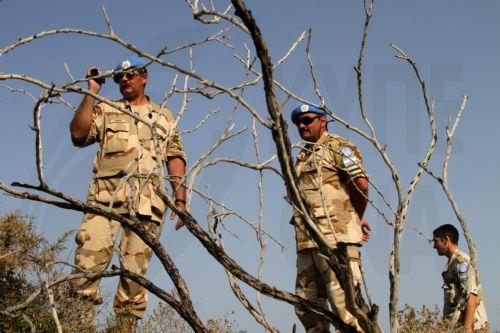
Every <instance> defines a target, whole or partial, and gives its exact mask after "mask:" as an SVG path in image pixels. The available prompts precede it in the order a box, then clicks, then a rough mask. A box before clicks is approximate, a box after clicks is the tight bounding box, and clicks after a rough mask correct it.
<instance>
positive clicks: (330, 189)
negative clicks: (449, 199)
mask: <svg viewBox="0 0 500 333" xmlns="http://www.w3.org/2000/svg"><path fill="white" fill-rule="evenodd" d="M295 167H296V170H297V176H298V178H299V184H298V185H299V190H301V191H302V193H304V195H305V198H306V201H307V203H308V204H309V206H310V207H311V208H312V210H313V213H314V215H315V217H316V219H317V221H318V228H319V230H320V231H321V232H322V234H323V235H324V237H325V238H326V240H327V241H328V243H329V245H331V246H332V247H334V246H335V245H336V243H337V242H342V243H347V244H349V245H348V254H349V257H350V259H351V269H352V273H353V277H354V281H355V284H356V286H359V285H360V283H361V271H360V267H359V263H360V253H359V246H360V245H361V243H362V231H361V221H360V219H359V216H358V214H357V213H356V211H355V209H354V206H353V204H352V202H351V199H350V196H349V190H348V188H347V183H348V182H349V181H353V180H354V179H356V178H359V177H364V178H366V177H367V176H366V174H365V172H364V168H363V164H362V161H361V155H360V153H359V150H358V149H357V148H356V146H355V145H354V144H353V143H351V142H349V141H348V140H346V139H344V138H341V137H339V136H337V135H331V134H329V133H328V132H325V133H323V135H322V136H321V137H320V139H319V140H318V141H317V142H316V143H315V144H314V145H310V146H308V147H307V148H306V149H303V150H302V151H301V152H300V153H299V155H298V157H297V162H296V166H295ZM325 208H326V209H325ZM292 223H293V224H294V226H295V234H296V242H297V281H296V293H297V295H299V296H301V297H303V298H305V299H308V300H310V301H312V302H314V303H316V304H318V305H320V306H324V307H326V306H327V301H328V302H329V303H330V305H331V307H332V310H333V311H334V312H335V313H336V314H338V315H339V317H341V318H342V319H343V320H344V322H345V323H348V324H352V325H355V326H356V327H357V328H358V331H360V332H362V330H361V328H360V327H359V325H358V324H357V320H356V318H354V317H353V316H352V314H350V313H349V312H348V311H347V310H346V308H345V296H344V291H343V290H342V288H341V287H340V285H339V281H338V280H337V277H336V276H335V274H334V272H333V271H332V270H331V269H330V267H329V266H328V263H327V262H326V260H325V258H324V257H323V256H322V255H320V254H319V252H318V250H317V246H316V244H315V242H314V240H313V239H312V237H311V236H310V235H309V233H308V231H307V229H306V227H305V225H304V223H305V222H304V221H303V219H302V218H301V216H300V213H299V212H298V211H294V218H293V219H292ZM296 313H297V316H298V317H299V319H300V321H301V322H302V324H303V325H304V327H305V328H306V330H307V332H308V333H312V332H314V333H323V332H329V326H330V325H329V323H328V322H327V321H324V320H322V319H321V318H320V317H319V316H317V315H316V314H314V313H308V312H303V311H302V310H299V309H296Z"/></svg>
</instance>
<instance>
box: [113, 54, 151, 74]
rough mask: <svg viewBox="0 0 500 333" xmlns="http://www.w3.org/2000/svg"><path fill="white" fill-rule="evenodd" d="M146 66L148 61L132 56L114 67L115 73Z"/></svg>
mask: <svg viewBox="0 0 500 333" xmlns="http://www.w3.org/2000/svg"><path fill="white" fill-rule="evenodd" d="M147 64H148V59H146V58H143V57H139V56H136V55H134V56H131V57H128V58H126V59H124V60H122V61H120V63H119V64H118V65H116V67H115V71H120V70H127V69H130V68H138V67H144V66H146V65H147ZM144 69H145V68H144Z"/></svg>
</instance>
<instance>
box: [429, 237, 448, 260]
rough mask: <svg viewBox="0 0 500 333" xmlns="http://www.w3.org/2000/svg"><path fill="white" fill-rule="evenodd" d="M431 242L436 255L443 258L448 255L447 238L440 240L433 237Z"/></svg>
mask: <svg viewBox="0 0 500 333" xmlns="http://www.w3.org/2000/svg"><path fill="white" fill-rule="evenodd" d="M432 241H433V242H434V246H433V247H434V248H435V249H436V252H437V254H438V255H440V256H444V255H446V254H447V253H448V245H449V240H448V238H447V237H444V238H441V237H438V236H434V238H432Z"/></svg>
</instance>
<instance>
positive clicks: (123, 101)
mask: <svg viewBox="0 0 500 333" xmlns="http://www.w3.org/2000/svg"><path fill="white" fill-rule="evenodd" d="M145 97H146V99H147V100H148V104H147V105H148V107H149V108H150V109H151V108H152V107H153V106H152V103H151V99H150V98H149V96H148V95H145ZM120 102H122V103H123V104H125V107H127V108H129V107H131V105H130V102H129V101H128V100H126V99H125V98H122V99H121V100H120ZM144 105H146V104H144ZM137 106H143V105H137Z"/></svg>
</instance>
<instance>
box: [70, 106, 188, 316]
mask: <svg viewBox="0 0 500 333" xmlns="http://www.w3.org/2000/svg"><path fill="white" fill-rule="evenodd" d="M148 100H149V98H148ZM117 103H118V104H119V105H120V106H121V107H123V108H126V109H128V110H129V111H131V112H133V113H135V114H136V115H137V116H139V117H141V118H142V119H144V120H145V121H147V122H149V123H154V122H155V123H156V124H157V125H158V126H157V128H156V132H157V135H156V140H157V143H158V145H155V143H154V141H155V140H154V136H153V135H152V131H151V129H150V128H149V127H148V126H146V125H145V124H143V123H141V122H138V121H136V120H135V119H134V118H132V117H130V116H129V115H126V114H124V113H122V112H120V111H119V110H117V109H115V108H113V107H111V106H109V105H106V104H104V103H99V104H97V105H96V106H95V108H94V113H93V119H92V125H91V128H90V132H89V134H88V136H87V139H86V141H85V143H84V146H88V145H90V144H92V143H94V142H99V145H100V150H99V152H98V153H97V156H96V157H95V159H94V168H93V173H94V176H93V179H92V181H91V183H90V185H89V189H88V197H87V203H88V204H89V205H94V206H97V207H102V208H109V207H113V210H114V211H115V212H116V213H119V214H122V215H124V216H129V209H130V210H131V211H133V213H134V214H135V215H136V216H137V217H138V219H139V220H140V221H141V223H143V225H144V227H145V228H146V230H148V231H149V232H150V233H151V234H152V235H155V234H156V231H157V228H158V227H159V225H160V224H161V223H162V221H163V219H164V217H165V216H164V215H165V212H166V206H165V204H164V203H163V201H162V200H161V198H160V197H159V196H158V195H157V194H156V193H155V191H154V188H155V186H156V185H158V184H159V182H161V181H163V177H164V171H163V163H164V162H165V161H166V159H167V157H174V156H176V157H180V158H182V159H183V160H184V161H185V160H186V154H185V153H184V151H183V148H182V142H181V139H180V137H179V135H178V132H177V129H176V128H175V122H174V118H173V116H172V114H171V113H170V111H169V110H168V109H166V108H160V106H159V105H157V104H154V103H151V102H150V103H149V104H148V105H145V106H139V107H136V106H131V105H129V104H128V102H127V101H126V100H120V101H117ZM157 146H158V147H159V148H157ZM155 147H156V148H157V149H155ZM126 175H128V176H127V177H124V176H126ZM148 176H149V178H148ZM119 231H120V223H119V222H117V221H114V220H109V219H107V218H105V217H102V216H98V215H93V214H85V216H84V218H83V222H82V225H81V226H80V228H79V230H78V232H77V234H76V243H77V249H76V254H75V263H76V265H77V266H79V267H81V268H82V269H84V270H87V271H92V272H97V271H103V270H105V269H106V268H107V267H108V265H109V263H110V261H111V258H112V255H113V242H114V241H115V240H116V239H117V236H118V233H119ZM119 247H120V253H121V256H120V263H121V265H122V266H123V267H125V268H127V269H129V270H130V271H132V272H135V273H137V274H141V275H145V273H146V270H147V267H148V264H149V260H150V258H151V255H152V250H151V249H150V248H149V247H148V246H147V245H146V244H144V242H143V241H142V240H141V239H140V238H139V237H138V236H137V235H136V234H135V233H134V232H132V231H130V230H129V229H127V228H124V230H123V232H122V237H121V241H120V245H119ZM73 287H74V289H75V291H76V292H78V293H80V294H83V295H86V296H88V297H90V298H92V299H93V300H94V301H96V302H97V303H98V302H99V301H100V300H102V297H101V295H100V293H99V280H92V281H91V280H88V279H79V280H75V281H74V284H73ZM146 304H147V292H146V290H145V289H144V288H142V287H140V286H139V285H138V284H136V283H135V282H133V281H131V280H129V279H125V278H121V279H120V283H119V286H118V291H117V293H116V295H115V301H114V308H115V311H116V312H117V313H120V312H123V311H124V309H125V308H126V311H127V312H129V313H131V314H133V315H134V316H136V317H138V318H142V316H143V314H144V311H145V309H146Z"/></svg>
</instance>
